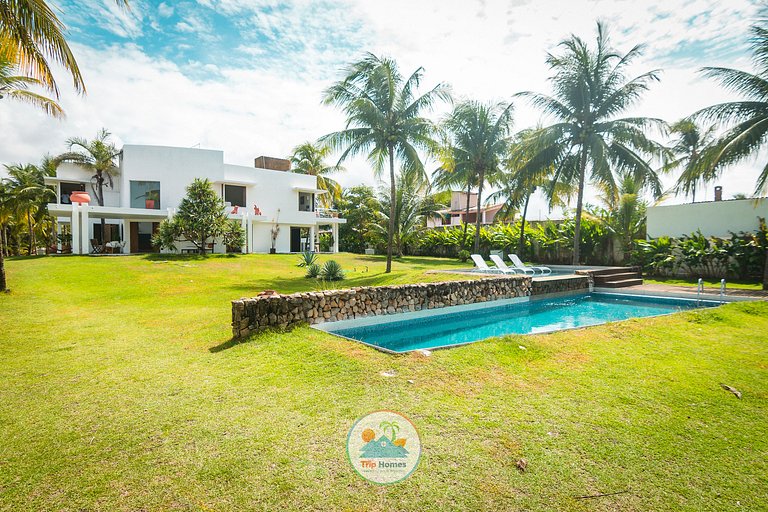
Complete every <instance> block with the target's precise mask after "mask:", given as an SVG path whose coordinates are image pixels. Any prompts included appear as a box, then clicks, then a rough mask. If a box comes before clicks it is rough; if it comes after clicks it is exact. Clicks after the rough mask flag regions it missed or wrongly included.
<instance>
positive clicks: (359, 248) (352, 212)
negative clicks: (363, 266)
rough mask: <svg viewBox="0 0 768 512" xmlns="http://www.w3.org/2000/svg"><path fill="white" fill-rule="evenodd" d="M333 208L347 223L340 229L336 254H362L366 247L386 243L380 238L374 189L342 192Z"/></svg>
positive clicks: (377, 203) (364, 188)
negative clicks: (339, 252)
mask: <svg viewBox="0 0 768 512" xmlns="http://www.w3.org/2000/svg"><path fill="white" fill-rule="evenodd" d="M336 208H337V209H338V210H339V215H340V216H341V217H342V218H344V219H346V220H347V222H346V223H344V224H340V225H339V250H341V251H344V252H356V253H362V252H363V251H364V250H365V249H366V247H375V246H377V245H380V244H381V245H382V246H383V244H384V243H386V238H382V237H381V232H380V231H379V229H378V225H379V224H381V222H382V221H381V218H382V216H381V213H380V211H381V204H380V203H379V200H378V198H377V197H376V191H375V190H374V189H373V187H370V186H367V185H358V186H355V187H351V188H347V189H344V190H343V191H342V193H341V199H339V201H338V203H337V205H336Z"/></svg>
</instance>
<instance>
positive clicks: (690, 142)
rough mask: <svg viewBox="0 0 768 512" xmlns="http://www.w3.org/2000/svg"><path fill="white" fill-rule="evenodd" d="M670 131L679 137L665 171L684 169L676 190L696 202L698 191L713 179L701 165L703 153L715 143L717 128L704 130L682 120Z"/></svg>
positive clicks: (692, 122) (672, 148)
mask: <svg viewBox="0 0 768 512" xmlns="http://www.w3.org/2000/svg"><path fill="white" fill-rule="evenodd" d="M669 130H670V132H671V133H672V134H674V135H676V136H677V137H676V138H675V139H674V140H672V143H671V145H670V147H669V151H670V153H671V154H670V157H671V158H669V160H668V161H667V162H666V163H665V164H664V165H665V170H667V171H672V170H675V169H678V168H682V173H681V174H680V177H679V178H678V180H677V184H676V185H675V190H677V191H679V192H682V193H683V194H684V195H685V196H688V195H690V196H691V201H693V202H696V189H697V188H698V187H699V185H700V184H702V183H706V182H707V181H709V180H710V179H711V178H710V177H709V176H708V173H707V170H706V169H702V168H701V166H700V165H699V164H700V157H701V154H702V151H703V150H704V149H705V148H706V147H708V146H709V145H710V144H712V142H713V141H714V132H715V127H714V126H709V127H707V128H704V127H702V126H699V125H698V124H696V123H695V122H694V121H692V120H690V119H682V120H680V121H678V122H676V123H675V124H673V125H672V126H670V128H669Z"/></svg>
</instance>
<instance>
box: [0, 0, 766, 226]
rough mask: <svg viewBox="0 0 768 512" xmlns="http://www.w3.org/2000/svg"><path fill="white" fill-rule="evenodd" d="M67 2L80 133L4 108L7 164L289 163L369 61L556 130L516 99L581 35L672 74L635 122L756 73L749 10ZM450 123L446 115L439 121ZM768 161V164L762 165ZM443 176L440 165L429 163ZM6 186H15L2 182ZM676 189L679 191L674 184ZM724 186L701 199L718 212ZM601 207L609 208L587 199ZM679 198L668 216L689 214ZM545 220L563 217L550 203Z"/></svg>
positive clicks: (644, 1) (739, 173)
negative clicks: (137, 149)
mask: <svg viewBox="0 0 768 512" xmlns="http://www.w3.org/2000/svg"><path fill="white" fill-rule="evenodd" d="M130 4H131V8H130V11H128V12H125V11H123V10H121V9H119V8H118V7H116V6H115V5H114V3H113V2H111V1H109V0H56V1H55V2H54V5H56V6H57V7H58V9H59V10H58V13H59V17H60V18H61V20H62V21H63V22H64V23H65V24H66V26H67V28H68V39H69V41H70V42H71V46H72V49H73V51H74V53H75V55H76V57H77V60H78V63H79V65H80V68H81V70H82V72H83V75H84V78H85V82H86V87H87V94H85V95H78V94H76V93H75V91H74V90H73V89H72V87H71V83H70V82H71V81H69V80H68V77H67V75H66V74H65V73H63V72H61V71H60V70H59V71H58V72H57V79H58V82H59V85H60V86H61V89H62V95H61V98H60V103H61V104H62V106H63V107H64V109H65V111H66V113H67V118H66V120H64V121H57V120H53V119H51V118H47V117H46V116H44V115H43V114H42V113H40V112H38V111H36V110H34V109H33V108H32V107H30V106H28V105H24V104H19V103H12V102H8V101H7V100H6V101H0V123H1V124H2V126H4V127H9V128H6V129H5V130H4V134H3V137H2V139H0V163H3V164H8V163H15V162H37V161H39V160H40V158H41V157H42V156H43V155H44V154H46V153H51V154H56V153H59V152H62V151H64V149H65V145H64V143H65V140H66V139H67V138H68V137H71V136H85V137H88V138H91V137H93V136H94V135H95V134H96V132H97V131H98V130H99V129H100V128H101V127H106V128H107V129H109V130H110V131H111V132H112V133H113V134H114V138H115V140H116V141H117V142H118V143H119V144H122V143H125V144H152V145H163V146H180V147H201V148H206V149H220V150H223V151H224V160H225V162H227V163H231V164H240V165H249V166H250V165H253V159H254V157H256V156H259V155H268V156H275V157H286V156H287V155H289V154H290V152H291V149H292V148H293V147H295V146H297V145H298V144H300V143H302V142H304V141H307V140H316V139H317V138H318V137H320V136H321V135H324V134H326V133H329V132H332V131H336V130H339V129H342V128H343V127H344V116H343V115H342V113H341V112H339V111H338V110H336V109H334V108H333V107H329V106H324V105H322V103H321V101H322V97H323V91H324V90H325V89H326V88H327V87H328V86H330V85H331V84H332V83H333V82H334V81H336V80H338V79H340V78H341V77H342V70H343V68H344V66H345V65H346V64H348V63H350V62H352V61H354V60H356V59H358V58H359V57H361V56H362V55H363V54H364V53H365V52H372V53H374V54H377V55H387V56H390V57H393V58H394V59H396V60H397V62H398V64H399V66H400V68H401V70H402V71H403V73H404V74H410V73H411V72H412V71H413V70H415V69H416V68H417V67H419V66H423V67H424V69H425V75H424V76H425V78H424V81H423V83H422V86H423V88H424V90H426V88H429V87H432V86H434V85H436V84H437V83H440V82H443V83H447V84H449V85H450V86H451V88H452V91H453V94H454V96H455V98H457V99H459V100H460V99H476V100H480V101H494V102H496V101H504V102H509V101H512V102H514V104H515V125H514V129H515V131H517V130H520V129H524V128H527V127H531V126H534V125H536V124H538V123H546V122H547V119H546V118H542V117H541V116H540V114H539V113H538V112H537V111H535V110H534V109H532V108H531V107H530V106H529V105H527V104H526V103H525V102H524V101H523V100H522V99H520V98H515V97H514V95H515V93H517V92H520V91H536V92H542V93H549V92H550V87H549V84H548V78H549V77H550V75H551V73H550V70H549V69H548V67H547V65H546V60H545V59H546V56H547V52H557V51H558V48H557V45H558V43H559V42H560V41H562V40H563V39H565V38H567V37H569V36H570V35H571V34H576V35H579V36H581V37H582V38H584V39H585V40H587V41H589V42H593V41H594V37H595V23H596V21H597V20H601V21H603V22H605V23H606V25H607V27H608V30H609V34H610V36H611V41H612V44H613V46H614V47H615V48H616V49H617V50H619V51H621V52H626V51H628V50H629V49H630V48H632V47H633V46H634V45H636V44H639V43H642V44H645V45H646V47H645V51H644V53H643V56H642V57H641V58H640V59H637V60H636V61H635V63H634V64H633V66H632V67H631V68H630V74H633V75H637V74H640V73H643V72H645V71H649V70H652V69H660V70H661V74H660V76H661V80H660V82H658V83H654V84H653V85H652V86H651V90H650V91H649V92H648V93H647V94H646V95H645V96H644V97H643V99H642V101H640V102H639V103H638V104H637V105H635V106H634V107H633V108H632V110H631V111H630V112H629V114H632V115H635V114H637V115H645V116H650V117H657V118H662V119H664V120H667V121H670V122H672V121H675V120H677V119H679V118H681V117H684V116H686V115H688V114H691V113H692V112H694V111H696V110H698V109H700V108H702V107H705V106H708V105H711V104H714V103H719V102H722V101H729V100H733V99H736V97H735V96H733V95H732V94H730V93H728V92H726V91H724V90H723V89H722V88H721V87H720V86H719V85H718V84H716V83H714V82H712V81H709V80H706V79H704V78H702V77H701V76H700V74H699V72H698V70H699V69H700V68H701V67H702V66H727V67H734V68H739V69H745V70H750V69H751V67H750V60H749V46H748V30H749V26H750V24H751V23H752V22H753V21H754V20H755V18H756V16H757V13H758V9H759V4H758V2H756V1H749V0H728V1H707V0H665V1H650V0H634V1H629V0H612V1H600V0H598V1H590V0H508V1H496V0H420V1H418V2H415V1H413V0H387V1H362V0H360V1H346V0H335V1H333V2H331V1H326V0H319V1H312V0H187V1H181V2H171V1H164V2H156V1H149V0H131V2H130ZM448 110H449V106H448V105H439V106H438V107H437V108H436V109H435V110H434V111H433V112H432V113H430V117H431V118H433V119H434V120H439V119H441V118H442V117H443V116H445V115H446V113H447V112H448ZM761 159H763V160H764V155H761ZM427 165H428V168H429V169H430V170H431V169H434V168H435V167H436V165H435V164H434V162H428V163H427ZM344 166H345V168H346V171H345V172H343V173H340V174H338V175H337V179H338V181H340V182H341V183H342V185H344V186H351V185H356V184H360V183H365V184H371V185H374V184H376V178H375V177H374V175H373V172H372V171H371V166H370V165H368V163H367V162H366V161H365V160H364V159H357V160H351V161H349V162H346V163H345V164H344ZM758 168H759V165H758V164H757V163H755V162H746V163H745V164H743V165H739V166H738V167H734V168H733V169H730V170H728V171H727V172H726V173H725V174H724V175H723V177H722V179H721V180H720V181H719V182H718V184H720V185H722V186H723V187H724V196H725V197H726V198H728V197H731V196H732V195H733V194H735V193H748V194H749V193H751V192H752V191H753V189H754V184H755V179H756V176H757V174H758V171H757V169H758ZM0 172H2V171H0ZM666 183H667V184H668V185H671V184H672V183H673V180H672V179H671V178H668V179H667V180H666ZM713 186H714V184H712V185H710V186H709V187H708V188H707V189H706V190H705V191H703V194H701V195H699V196H697V200H700V199H712V196H713ZM586 200H587V202H589V203H592V204H596V203H597V202H598V200H597V198H596V197H595V194H594V191H592V190H588V191H587V197H586ZM683 200H684V199H683V198H681V197H677V198H676V197H670V198H668V199H667V201H668V202H670V203H671V202H682V201H683ZM531 216H532V218H534V219H536V218H546V217H548V216H553V217H557V216H558V212H552V213H550V212H549V211H548V208H547V205H546V202H545V201H544V200H543V199H542V198H536V199H535V200H534V201H533V202H532V206H531Z"/></svg>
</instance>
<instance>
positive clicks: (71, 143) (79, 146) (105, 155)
mask: <svg viewBox="0 0 768 512" xmlns="http://www.w3.org/2000/svg"><path fill="white" fill-rule="evenodd" d="M111 135H112V134H111V133H109V132H108V131H107V129H106V128H102V129H101V130H100V131H99V132H98V133H97V134H96V137H95V138H94V139H93V140H90V141H89V140H86V139H84V138H82V137H72V138H70V139H68V140H67V152H66V153H62V154H61V155H59V156H57V157H55V158H54V159H53V161H54V162H55V164H56V166H58V165H61V164H62V163H65V162H67V163H71V164H75V165H77V166H79V167H81V168H83V169H84V170H85V171H87V172H88V173H93V175H92V176H91V190H92V191H93V195H94V197H95V198H96V203H97V204H98V205H99V206H104V186H105V185H106V186H107V187H108V188H114V177H115V176H117V174H118V173H119V172H120V169H119V168H118V166H117V163H116V159H117V156H118V155H119V154H120V151H121V150H119V149H117V147H116V146H115V144H114V143H113V142H112V141H111V140H110V136H111ZM105 224H106V220H105V219H104V217H102V218H101V233H100V234H99V237H100V240H99V243H100V244H103V243H104V233H106V228H105Z"/></svg>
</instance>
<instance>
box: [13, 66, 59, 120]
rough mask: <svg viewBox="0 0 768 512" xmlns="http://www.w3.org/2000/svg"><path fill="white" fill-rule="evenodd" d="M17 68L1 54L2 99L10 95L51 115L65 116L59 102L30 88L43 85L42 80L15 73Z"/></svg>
mask: <svg viewBox="0 0 768 512" xmlns="http://www.w3.org/2000/svg"><path fill="white" fill-rule="evenodd" d="M17 69H18V68H17V66H16V65H15V64H13V63H12V62H11V61H9V60H7V59H5V58H4V57H3V55H2V54H0V99H3V98H4V97H5V96H8V97H9V98H11V99H14V100H17V101H22V102H24V103H29V104H31V105H33V106H35V107H39V108H40V109H42V110H43V112H45V113H46V114H48V115H49V116H52V117H56V118H59V119H61V118H63V117H64V111H63V110H62V108H61V106H60V105H59V104H58V103H56V102H55V101H54V100H52V99H50V98H47V97H45V96H43V95H41V94H37V93H34V92H32V91H30V90H29V88H30V87H32V86H40V85H42V82H40V80H37V79H35V78H30V77H26V76H20V75H17V74H15V73H16V72H17Z"/></svg>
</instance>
